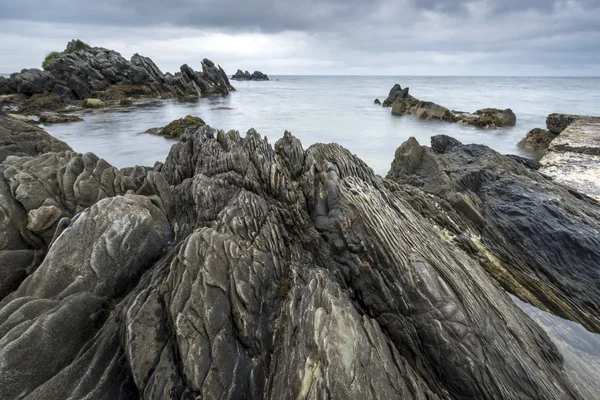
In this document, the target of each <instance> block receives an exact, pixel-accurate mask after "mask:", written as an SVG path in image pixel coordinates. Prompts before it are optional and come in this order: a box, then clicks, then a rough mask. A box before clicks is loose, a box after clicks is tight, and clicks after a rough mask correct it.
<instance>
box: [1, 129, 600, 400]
mask: <svg viewBox="0 0 600 400" xmlns="http://www.w3.org/2000/svg"><path fill="white" fill-rule="evenodd" d="M437 147H438V148H446V149H452V150H451V151H454V150H456V149H458V148H459V147H460V145H457V144H455V143H452V142H451V141H446V144H445V145H440V146H437ZM67 153H68V152H65V153H62V154H61V153H47V154H42V155H40V156H37V157H36V158H31V157H22V158H16V157H13V158H10V159H9V160H8V161H10V165H9V166H8V167H7V166H6V161H5V164H1V165H0V168H12V169H13V172H11V173H10V174H8V175H9V178H5V180H0V193H3V192H2V188H3V187H8V188H14V187H16V186H15V183H14V182H19V186H23V187H22V188H21V189H16V190H9V192H8V193H9V194H8V201H9V202H8V203H7V204H13V202H17V203H19V204H21V205H19V206H18V207H15V208H14V211H15V212H16V213H17V214H18V213H23V212H24V211H23V210H24V209H25V210H28V209H34V208H32V207H35V209H39V208H40V207H45V208H43V209H41V210H39V211H37V212H36V213H33V214H34V215H32V217H31V218H32V221H33V222H32V223H33V224H34V225H35V226H39V227H40V228H41V227H43V226H45V225H46V224H47V221H54V220H55V219H56V218H57V216H58V214H57V213H56V211H55V210H54V209H52V206H55V207H57V208H59V209H61V210H62V212H63V214H61V215H67V217H69V218H72V220H71V222H70V223H69V224H68V225H65V223H64V222H62V223H61V222H60V221H65V220H64V219H59V221H58V222H55V224H57V227H56V233H55V234H54V235H53V237H52V238H51V239H50V241H49V243H50V247H49V249H48V251H47V255H46V256H45V257H44V260H43V262H42V263H41V265H40V266H39V267H38V268H37V269H35V270H34V271H32V272H31V273H30V275H29V277H28V278H26V279H25V280H24V281H23V282H22V283H20V284H17V286H18V287H15V285H13V287H12V288H11V289H10V294H8V295H7V296H6V297H5V298H4V299H3V300H1V301H0V357H1V361H2V362H0V387H2V389H3V390H2V393H3V395H4V397H6V398H8V399H12V398H23V397H28V398H31V399H36V400H38V399H56V398H116V399H121V398H138V397H139V398H149V399H152V398H156V399H159V398H200V397H201V398H233V399H237V398H239V399H242V398H243V399H297V398H313V399H317V398H336V399H355V398H361V399H362V398H364V399H375V398H395V397H401V398H412V399H423V400H425V399H438V398H544V399H570V398H573V399H576V398H582V396H581V395H580V394H579V393H578V391H577V389H576V388H575V387H574V386H573V385H572V383H571V381H570V380H569V378H568V377H567V375H566V374H565V372H564V370H563V367H562V359H561V357H560V355H559V353H558V351H557V349H556V347H555V346H554V345H553V344H552V342H551V341H550V339H549V338H548V337H547V336H546V334H545V333H544V332H543V331H542V330H541V328H539V327H538V326H537V325H536V324H535V323H534V322H533V321H532V320H531V319H529V318H528V317H527V316H526V315H525V314H524V313H523V312H521V311H520V309H518V308H517V306H516V305H515V304H514V303H513V302H512V300H511V299H510V298H509V296H508V295H506V294H505V293H504V292H503V291H502V290H501V289H500V288H498V287H497V286H496V284H495V283H494V282H493V281H492V279H491V278H490V277H489V276H488V275H487V274H486V272H485V271H484V270H483V269H482V268H481V266H480V265H479V263H478V261H477V260H475V259H473V258H471V257H470V256H469V254H468V253H466V252H464V251H462V250H460V249H458V248H457V247H456V246H455V245H452V244H448V243H446V242H444V241H443V240H442V238H440V237H439V236H438V231H437V230H436V228H435V226H434V225H433V224H431V222H429V221H428V219H427V218H425V217H423V216H422V215H421V214H420V212H417V211H415V209H414V208H413V207H414V205H412V204H410V203H409V202H408V200H411V196H405V195H404V194H403V193H404V192H403V190H404V189H405V188H406V189H407V190H410V189H409V188H411V187H410V186H406V187H403V186H401V185H399V184H397V183H394V182H392V181H389V180H384V179H382V178H381V177H379V176H377V175H375V174H374V173H373V171H372V170H371V169H370V168H369V167H368V166H367V165H365V164H364V163H363V162H362V161H360V160H359V159H358V158H357V157H356V156H353V155H352V154H351V153H350V152H348V151H347V150H345V149H344V148H342V147H341V146H339V145H336V144H328V145H325V144H317V145H314V146H311V147H310V148H309V149H308V150H306V151H305V150H304V149H303V148H302V145H301V144H300V142H299V141H298V140H297V139H296V138H294V137H293V136H292V135H291V134H290V133H286V134H285V135H284V137H283V138H282V139H281V140H280V141H278V142H277V144H276V145H275V149H273V147H271V146H270V145H269V144H268V143H267V141H266V139H263V138H261V136H260V135H259V134H258V133H257V132H256V131H254V130H250V131H249V132H248V133H247V134H246V136H245V137H243V138H242V137H241V136H240V134H239V133H238V132H237V131H230V132H224V131H216V130H214V129H212V128H210V127H208V126H202V127H201V128H200V129H199V130H197V131H195V132H186V133H185V134H184V135H183V136H182V138H181V140H180V141H179V142H178V143H177V144H175V145H174V146H173V147H172V149H171V152H170V153H169V156H168V157H167V160H166V161H165V163H164V164H163V165H158V166H157V168H156V170H152V169H150V168H141V167H136V168H130V169H123V170H122V171H116V170H114V169H110V168H103V166H102V163H101V160H99V159H97V158H95V157H94V156H92V155H89V154H88V155H84V156H81V155H74V154H67ZM63 159H69V160H68V161H67V160H65V161H62V160H63ZM76 159H79V160H80V161H81V164H79V163H78V162H76V161H73V160H76ZM511 160H512V159H511ZM513 161H514V162H515V163H517V164H518V161H516V159H515V160H513ZM65 162H66V163H67V165H70V166H69V167H66V166H65V164H64V163H65ZM53 163H54V164H53ZM99 164H100V165H99ZM519 165H521V166H522V168H526V167H525V166H524V165H523V164H519ZM82 167H83V171H82ZM61 171H62V172H61ZM158 171H160V172H158ZM62 173H64V174H65V176H69V178H68V179H66V182H65V178H64V177H63V178H59V177H61V174H62ZM72 173H75V174H72ZM77 173H78V174H79V175H82V176H79V175H77ZM26 174H29V175H31V176H35V178H33V179H30V178H27V179H25V176H26ZM53 174H54V175H53ZM88 174H91V175H88ZM4 176H6V172H5V173H4ZM52 176H56V177H57V182H64V185H63V184H55V183H54V181H53V179H52ZM86 177H87V179H86ZM119 177H120V178H119ZM92 178H93V179H92ZM126 178H127V181H128V182H129V184H130V185H132V186H133V187H131V188H130V189H128V190H132V191H135V192H136V193H137V194H136V195H126V196H120V195H119V194H118V193H116V192H117V190H116V188H114V189H115V190H113V191H111V189H110V185H114V183H115V182H117V181H118V180H119V179H121V182H123V180H124V179H126ZM9 181H10V182H9ZM99 182H101V183H104V184H106V185H108V184H109V183H110V185H108V186H100V187H102V189H103V190H104V191H105V193H106V194H107V196H104V197H101V196H99V195H98V194H99V192H98V191H97V189H98V188H99V186H98V183H99ZM84 183H85V184H86V185H89V187H90V190H86V191H84V192H83V193H88V195H86V196H85V200H86V201H83V202H82V201H79V200H77V201H73V195H74V193H75V192H76V191H75V190H73V191H71V189H70V188H74V187H80V188H81V186H82V185H84ZM45 184H48V185H49V186H48V187H46V186H44V185H45ZM2 185H5V186H2ZM549 185H551V183H549ZM84 186H85V185H84ZM118 186H120V187H121V189H124V188H123V187H122V185H118ZM61 188H62V189H61ZM412 190H414V191H415V193H416V192H417V191H418V189H414V188H412ZM43 191H46V192H47V193H48V194H50V192H51V193H52V195H50V196H48V195H46V196H44V197H45V198H49V197H51V198H53V199H55V200H57V201H56V203H57V204H58V206H57V205H56V204H49V203H43V202H42V203H41V204H39V201H38V200H39V199H41V197H42V196H41V193H42V192H43ZM24 194H31V196H29V197H27V196H24ZM80 194H81V192H80ZM113 194H114V195H115V197H111V196H113ZM106 197H110V198H106ZM429 198H430V197H429V196H426V195H421V196H417V197H416V198H415V199H413V200H417V201H418V200H423V201H428V199H429ZM36 199H38V200H36ZM75 203H76V204H75ZM90 203H91V204H90ZM2 204H5V203H4V202H3V203H2ZM65 204H67V205H69V207H66V208H62V207H63V206H64V205H65ZM79 206H82V207H83V206H85V207H86V208H84V209H81V210H79V212H80V213H79V214H78V215H73V214H68V211H69V210H74V209H79ZM11 210H12V208H11ZM65 211H67V213H65ZM69 215H71V216H69ZM21 216H22V214H18V215H16V214H15V215H14V216H10V217H8V218H0V228H1V229H2V232H8V230H10V229H13V230H14V229H16V228H15V227H14V225H13V224H11V221H13V220H15V218H21ZM25 220H27V217H25ZM7 223H8V224H7ZM1 237H2V236H0V238H1ZM7 237H8V238H12V239H14V238H16V239H18V238H20V236H19V235H16V236H7ZM546 239H547V240H552V239H551V238H546ZM596 248H600V247H598V246H597V247H596ZM557 251H558V250H557ZM0 282H3V281H2V280H0Z"/></svg>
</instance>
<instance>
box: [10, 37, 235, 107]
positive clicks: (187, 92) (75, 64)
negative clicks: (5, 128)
mask: <svg viewBox="0 0 600 400" xmlns="http://www.w3.org/2000/svg"><path fill="white" fill-rule="evenodd" d="M231 90H235V89H234V88H233V86H231V84H230V83H229V79H228V78H227V74H226V73H225V71H223V69H222V68H221V67H220V66H215V64H214V63H213V62H212V61H210V60H208V59H204V60H203V61H202V72H196V71H194V70H193V69H192V68H190V67H189V66H187V65H185V64H184V65H183V66H182V67H181V72H178V73H176V74H175V75H172V74H163V73H162V72H161V70H160V69H159V68H158V67H157V66H156V64H154V62H152V60H151V59H149V58H147V57H143V56H140V55H139V54H135V55H134V56H133V57H131V60H129V61H128V60H126V59H125V58H123V57H122V56H121V55H120V54H119V53H117V52H116V51H114V50H108V49H105V48H101V47H90V46H88V45H86V44H85V43H83V42H81V41H72V42H70V43H69V44H68V45H67V48H66V50H65V51H64V52H62V53H51V54H50V55H49V56H48V57H47V58H46V60H45V61H44V70H43V71H41V70H39V69H35V68H33V69H24V70H22V71H21V72H20V73H14V74H12V75H11V76H10V78H9V79H5V78H0V94H2V95H13V96H15V97H16V98H17V99H20V103H21V105H20V111H21V112H23V113H39V112H40V111H48V110H58V109H62V108H64V106H65V104H67V103H77V102H79V101H81V100H85V99H88V98H92V97H93V98H98V99H100V100H104V101H107V100H111V101H120V100H122V99H127V98H164V97H178V96H206V95H210V94H227V93H229V91H231Z"/></svg>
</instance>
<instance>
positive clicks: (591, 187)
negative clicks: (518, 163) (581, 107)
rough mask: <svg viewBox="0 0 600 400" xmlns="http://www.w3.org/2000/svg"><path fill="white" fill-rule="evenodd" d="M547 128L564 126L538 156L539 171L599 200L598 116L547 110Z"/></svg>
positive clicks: (599, 139) (599, 136)
mask: <svg viewBox="0 0 600 400" xmlns="http://www.w3.org/2000/svg"><path fill="white" fill-rule="evenodd" d="M546 124H547V126H548V128H549V130H551V131H553V132H557V131H558V130H559V129H560V128H562V127H563V126H566V127H565V128H564V130H562V131H560V132H559V134H558V135H557V136H556V137H555V138H554V139H553V140H552V141H551V142H550V144H549V145H548V152H547V153H546V155H545V156H544V157H543V158H542V159H541V160H540V164H541V165H542V168H541V170H540V171H541V172H543V173H544V174H546V175H548V176H550V177H552V178H553V179H554V180H555V181H557V182H560V183H563V184H565V185H568V186H570V187H572V188H574V189H576V190H578V191H580V192H582V193H585V194H587V195H589V196H592V197H594V198H595V199H597V200H599V201H600V117H588V116H581V115H568V114H550V115H549V116H548V119H547V120H546Z"/></svg>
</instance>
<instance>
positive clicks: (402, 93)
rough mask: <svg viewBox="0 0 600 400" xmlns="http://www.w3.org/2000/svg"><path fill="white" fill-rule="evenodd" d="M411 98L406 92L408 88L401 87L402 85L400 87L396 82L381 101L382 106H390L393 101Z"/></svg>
mask: <svg viewBox="0 0 600 400" xmlns="http://www.w3.org/2000/svg"><path fill="white" fill-rule="evenodd" d="M412 98H413V97H412V96H411V95H409V94H408V88H404V89H402V87H400V85H398V84H397V83H396V84H395V85H394V86H393V87H392V89H391V90H390V93H389V94H388V97H387V98H386V99H385V100H384V101H383V107H391V106H392V104H394V102H395V101H396V100H399V99H412Z"/></svg>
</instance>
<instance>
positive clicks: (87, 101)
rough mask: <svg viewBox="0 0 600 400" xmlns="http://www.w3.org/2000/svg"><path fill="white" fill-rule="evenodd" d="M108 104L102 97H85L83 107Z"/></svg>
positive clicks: (100, 106)
mask: <svg viewBox="0 0 600 400" xmlns="http://www.w3.org/2000/svg"><path fill="white" fill-rule="evenodd" d="M105 105H106V104H105V103H104V102H103V101H102V100H100V99H85V100H83V102H82V103H81V106H82V107H83V108H102V107H104V106H105Z"/></svg>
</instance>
